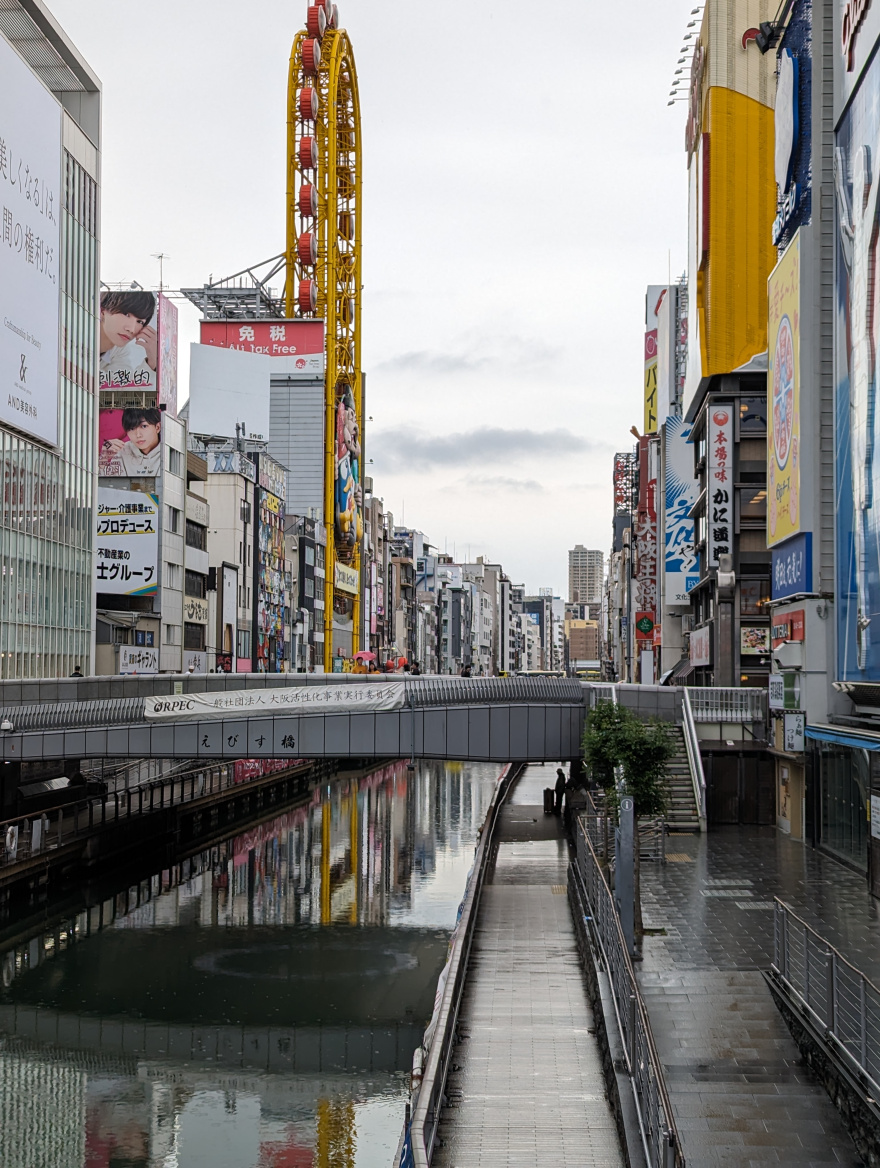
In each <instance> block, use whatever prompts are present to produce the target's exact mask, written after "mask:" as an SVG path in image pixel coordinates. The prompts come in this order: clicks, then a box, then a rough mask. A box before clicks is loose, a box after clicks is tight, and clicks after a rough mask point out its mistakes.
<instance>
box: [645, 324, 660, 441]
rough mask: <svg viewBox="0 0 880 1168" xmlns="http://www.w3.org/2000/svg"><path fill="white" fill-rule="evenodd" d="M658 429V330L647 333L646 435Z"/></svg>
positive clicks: (650, 330)
mask: <svg viewBox="0 0 880 1168" xmlns="http://www.w3.org/2000/svg"><path fill="white" fill-rule="evenodd" d="M656 429H657V330H656V329H655V328H654V329H649V330H648V332H646V333H645V433H646V434H653V433H654V432H655V431H656Z"/></svg>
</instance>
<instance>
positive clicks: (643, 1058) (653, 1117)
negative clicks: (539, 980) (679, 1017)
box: [572, 823, 685, 1168]
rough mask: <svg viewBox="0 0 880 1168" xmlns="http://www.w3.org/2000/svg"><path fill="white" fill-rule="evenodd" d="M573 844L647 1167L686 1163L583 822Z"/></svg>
mask: <svg viewBox="0 0 880 1168" xmlns="http://www.w3.org/2000/svg"><path fill="white" fill-rule="evenodd" d="M597 838H598V837H597ZM575 844H576V856H575V861H574V863H573V864H572V868H573V869H574V872H575V876H576V879H575V880H574V887H575V889H576V891H577V895H578V897H579V899H580V901H581V902H582V905H583V908H584V910H585V911H584V916H585V918H586V919H587V923H588V925H589V928H590V933H591V935H592V937H593V940H594V943H595V948H596V949H597V951H598V953H599V955H600V958H601V963H602V965H603V966H604V968H605V971H606V973H607V975H608V980H609V982H610V986H611V996H612V1000H613V1003H614V1012H615V1015H616V1018H617V1027H618V1031H619V1033H620V1035H621V1039H622V1042H623V1049H624V1062H625V1065H626V1072H627V1074H628V1075H629V1077H630V1079H631V1081H632V1088H633V1099H634V1101H635V1106H636V1113H637V1117H638V1124H639V1130H640V1132H641V1137H642V1147H643V1150H644V1153H645V1159H646V1161H647V1164H648V1168H684V1164H685V1160H684V1156H683V1155H682V1151H681V1141H680V1139H679V1135H678V1131H677V1129H676V1126H675V1119H674V1118H673V1114H672V1105H671V1103H670V1101H669V1095H668V1092H667V1090H666V1082H665V1079H664V1077H663V1064H662V1063H661V1062H660V1056H659V1054H658V1053H657V1048H656V1046H655V1045H654V1037H653V1034H652V1033H651V1023H650V1021H649V1018H648V1011H647V1008H646V1006H645V1003H644V1001H643V999H642V995H641V992H640V990H639V984H638V982H637V981H636V976H635V973H634V971H633V966H632V962H631V960H630V957H629V952H628V951H627V946H626V941H625V939H624V936H623V930H622V928H621V925H620V918H619V917H618V915H617V911H616V909H615V907H614V898H613V896H612V893H611V889H610V888H609V887H608V883H607V881H606V879H605V876H604V873H603V871H602V868H601V866H600V864H599V860H598V857H597V855H596V852H595V850H594V848H593V845H592V842H591V839H590V836H589V835H588V834H587V832H586V831H585V830H584V825H583V824H582V823H579V824H578V826H577V830H576V832H575Z"/></svg>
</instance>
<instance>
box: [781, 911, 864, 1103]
mask: <svg viewBox="0 0 880 1168" xmlns="http://www.w3.org/2000/svg"><path fill="white" fill-rule="evenodd" d="M771 978H772V983H773V984H774V985H775V986H776V988H777V989H778V990H779V991H780V992H781V993H782V995H783V997H784V998H785V999H786V1000H787V1002H788V1004H789V1006H791V1007H793V1008H794V1010H795V1012H796V1013H797V1014H800V1015H801V1016H802V1017H803V1016H806V1017H807V1018H809V1019H811V1020H812V1022H813V1024H814V1026H815V1028H816V1029H817V1030H818V1031H819V1032H820V1033H821V1034H822V1037H823V1038H824V1040H825V1041H826V1042H827V1043H828V1044H829V1046H830V1047H831V1049H832V1053H833V1056H834V1057H835V1059H836V1060H837V1061H839V1062H840V1063H842V1064H843V1066H844V1068H845V1069H846V1070H847V1071H848V1072H849V1073H850V1076H852V1077H854V1078H855V1080H856V1082H858V1083H859V1085H860V1089H861V1090H863V1091H864V1093H865V1095H867V1096H868V1097H869V1098H870V1100H871V1102H872V1103H873V1102H874V1101H875V1100H878V1099H880V989H878V987H877V986H875V985H874V983H873V982H872V981H870V980H869V979H868V978H867V977H865V975H864V974H863V973H862V972H861V971H860V970H858V969H856V967H855V966H854V965H851V964H850V962H849V961H847V959H846V958H845V957H844V956H843V955H842V954H841V953H839V952H838V951H837V949H835V948H834V946H833V945H830V944H829V943H828V941H826V940H825V938H824V937H822V936H820V935H819V933H817V932H816V930H815V929H813V928H812V927H811V926H810V925H808V924H807V922H806V921H805V920H804V919H803V917H799V916H798V915H797V913H795V912H793V911H792V909H790V908H789V907H788V905H787V904H785V903H784V902H783V901H781V900H780V899H779V898H778V897H776V899H775V911H774V914H773V965H772V967H771Z"/></svg>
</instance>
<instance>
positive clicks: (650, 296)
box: [644, 284, 668, 434]
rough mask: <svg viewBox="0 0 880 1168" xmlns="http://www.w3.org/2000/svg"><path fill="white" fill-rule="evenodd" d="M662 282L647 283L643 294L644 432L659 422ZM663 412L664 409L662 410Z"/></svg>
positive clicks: (655, 427) (650, 429)
mask: <svg viewBox="0 0 880 1168" xmlns="http://www.w3.org/2000/svg"><path fill="white" fill-rule="evenodd" d="M667 291H668V290H667V289H666V288H665V287H664V286H663V285H662V284H649V285H648V290H647V292H646V294H645V380H644V391H645V392H644V397H645V424H644V431H645V433H646V434H654V433H656V431H657V428H658V424H659V414H660V409H659V402H658V399H657V355H658V354H657V325H658V313H659V312H660V308H661V306H662V304H663V301H664V299H665V298H666V296H667ZM664 412H665V411H664Z"/></svg>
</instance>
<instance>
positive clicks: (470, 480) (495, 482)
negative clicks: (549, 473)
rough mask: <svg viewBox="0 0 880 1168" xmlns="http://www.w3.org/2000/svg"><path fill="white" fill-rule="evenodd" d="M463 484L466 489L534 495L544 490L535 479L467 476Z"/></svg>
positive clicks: (504, 476)
mask: <svg viewBox="0 0 880 1168" xmlns="http://www.w3.org/2000/svg"><path fill="white" fill-rule="evenodd" d="M464 483H465V485H466V486H468V487H480V488H481V489H484V490H488V491H528V492H529V493H530V494H535V493H536V492H538V491H543V490H544V487H543V485H542V484H541V483H539V482H538V480H537V479H511V478H507V476H506V475H468V476H467V478H466V479H465V480H464Z"/></svg>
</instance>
